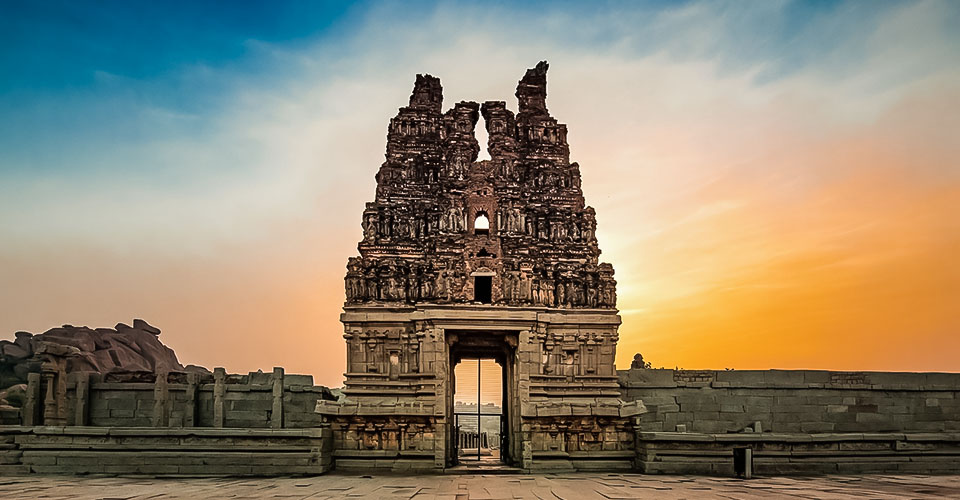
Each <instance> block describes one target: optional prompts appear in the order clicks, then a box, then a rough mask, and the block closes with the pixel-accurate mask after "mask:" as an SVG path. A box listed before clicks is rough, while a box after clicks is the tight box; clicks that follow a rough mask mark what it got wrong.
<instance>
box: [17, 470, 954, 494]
mask: <svg viewBox="0 0 960 500" xmlns="http://www.w3.org/2000/svg"><path fill="white" fill-rule="evenodd" d="M0 498H45V499H80V498H99V499H148V498H149V499H166V498H231V499H241V498H242V499H254V498H283V499H300V498H310V499H322V498H363V499H367V498H370V499H376V498H382V499H414V500H425V499H444V500H468V499H469V500H479V499H488V500H489V499H500V498H508V499H509V498H531V499H540V500H545V499H550V500H589V499H603V500H611V499H628V498H658V499H660V498H662V499H674V498H697V499H699V498H737V499H741V498H743V499H748V498H850V499H859V500H863V499H873V498H960V476H891V475H871V476H827V477H809V478H803V477H790V478H783V477H773V478H756V479H751V480H749V481H741V480H737V479H732V478H716V477H693V476H644V475H638V474H562V475H443V476H439V475H437V476H380V475H377V476H356V475H350V476H348V475H339V474H329V475H325V476H319V477H311V478H261V479H239V478H235V479H141V478H116V477H49V476H26V477H0Z"/></svg>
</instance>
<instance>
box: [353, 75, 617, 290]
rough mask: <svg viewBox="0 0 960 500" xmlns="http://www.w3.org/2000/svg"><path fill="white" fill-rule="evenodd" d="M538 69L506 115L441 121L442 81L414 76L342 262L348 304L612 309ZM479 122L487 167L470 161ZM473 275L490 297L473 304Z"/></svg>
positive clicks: (459, 113)
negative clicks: (354, 245) (357, 235)
mask: <svg viewBox="0 0 960 500" xmlns="http://www.w3.org/2000/svg"><path fill="white" fill-rule="evenodd" d="M547 67H548V66H547V64H546V63H545V62H542V63H540V64H538V65H537V67H536V68H533V69H531V70H529V71H527V73H526V74H525V75H524V77H523V79H522V80H521V81H520V83H519V85H518V87H517V97H518V99H519V102H520V111H519V113H518V114H517V115H516V116H515V115H514V113H513V112H512V111H509V110H507V108H506V103H504V102H502V101H488V102H485V103H484V104H483V106H481V105H480V104H478V103H476V102H460V103H457V104H456V105H454V107H453V108H452V109H450V110H448V111H447V112H445V113H441V106H442V100H443V95H442V87H441V85H440V81H439V80H438V79H437V78H435V77H433V76H430V75H418V76H417V80H416V83H415V85H414V90H413V94H412V95H411V97H410V103H409V106H407V107H403V108H400V112H399V113H398V114H397V116H396V117H395V118H393V119H392V120H391V121H390V127H389V132H388V135H387V154H386V156H387V159H386V161H385V162H384V163H383V165H382V166H381V167H380V171H379V173H378V174H377V193H376V199H375V201H373V202H372V203H368V204H367V207H366V209H365V210H364V212H363V235H364V236H363V240H362V241H361V242H360V244H359V251H360V256H359V257H355V258H352V259H350V261H349V263H348V265H347V269H348V272H347V276H346V293H347V302H348V303H349V304H361V303H370V302H382V303H408V304H415V303H423V302H440V303H451V302H452V303H463V302H474V301H482V302H492V303H494V304H504V305H507V304H509V305H542V306H550V307H574V308H587V307H589V308H613V307H615V305H616V282H615V281H614V279H613V268H612V267H611V266H610V265H609V264H602V263H600V262H599V261H598V257H599V255H600V250H599V249H598V247H597V240H596V237H595V231H596V217H595V214H594V210H593V208H591V207H588V206H586V205H585V204H584V199H583V194H582V191H581V189H580V167H579V165H578V164H577V163H570V159H569V156H570V155H569V147H568V146H567V140H566V135H567V129H566V125H563V124H561V123H558V122H557V120H556V119H554V118H553V117H551V116H550V114H549V112H548V111H547V108H546V104H545V98H546V73H547ZM481 114H482V115H483V118H484V120H485V122H486V127H487V132H488V137H489V139H488V144H487V146H488V149H489V151H490V155H491V160H489V161H480V162H478V161H476V160H477V155H478V153H479V151H480V145H479V143H478V142H477V139H476V137H475V136H474V128H475V126H476V124H477V121H478V120H479V118H480V115H481ZM478 220H482V221H485V222H486V223H487V224H488V226H487V227H480V226H477V225H476V223H477V221H478ZM474 273H479V274H481V275H483V276H489V278H490V279H491V290H490V293H489V297H488V298H485V297H481V296H478V295H477V293H476V290H475V289H474V288H475V284H474V281H473V279H472V278H471V276H473V275H474Z"/></svg>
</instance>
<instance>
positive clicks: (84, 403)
mask: <svg viewBox="0 0 960 500" xmlns="http://www.w3.org/2000/svg"><path fill="white" fill-rule="evenodd" d="M76 377H77V389H76V392H75V394H76V400H77V401H76V405H75V408H74V409H75V411H76V413H75V416H74V421H73V424H74V425H87V424H88V421H87V417H88V411H87V409H88V406H89V404H90V374H89V373H85V372H81V373H77V375H76Z"/></svg>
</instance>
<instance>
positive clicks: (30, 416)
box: [22, 373, 41, 426]
mask: <svg viewBox="0 0 960 500" xmlns="http://www.w3.org/2000/svg"><path fill="white" fill-rule="evenodd" d="M40 406H41V404H40V374H39V373H28V374H27V395H26V399H25V400H24V402H23V414H22V418H23V421H22V423H23V425H26V426H34V425H40V423H41V420H40Z"/></svg>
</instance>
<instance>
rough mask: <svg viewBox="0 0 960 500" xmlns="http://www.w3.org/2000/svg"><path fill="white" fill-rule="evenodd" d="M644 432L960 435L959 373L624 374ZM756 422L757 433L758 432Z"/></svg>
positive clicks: (626, 392) (624, 384)
mask: <svg viewBox="0 0 960 500" xmlns="http://www.w3.org/2000/svg"><path fill="white" fill-rule="evenodd" d="M618 373H619V376H620V383H621V386H622V387H623V399H624V400H628V401H629V400H637V399H639V400H642V401H643V403H644V405H646V407H647V409H648V412H647V413H646V414H644V415H642V416H641V418H640V429H639V430H640V431H645V432H676V431H678V430H685V431H687V432H699V433H731V432H742V431H745V430H747V431H753V430H759V431H762V432H776V433H807V434H817V433H849V432H853V433H863V432H944V431H960V373H896V372H831V371H814V370H763V371H756V370H725V371H713V370H643V369H632V370H621V371H619V372H618ZM758 422H759V429H755V428H754V427H755V426H756V425H757V423H758Z"/></svg>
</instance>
